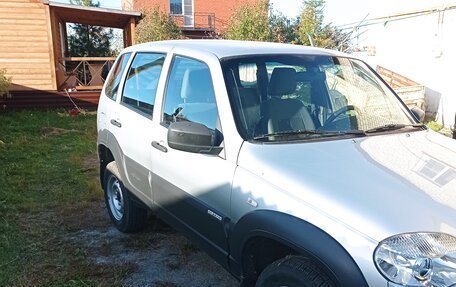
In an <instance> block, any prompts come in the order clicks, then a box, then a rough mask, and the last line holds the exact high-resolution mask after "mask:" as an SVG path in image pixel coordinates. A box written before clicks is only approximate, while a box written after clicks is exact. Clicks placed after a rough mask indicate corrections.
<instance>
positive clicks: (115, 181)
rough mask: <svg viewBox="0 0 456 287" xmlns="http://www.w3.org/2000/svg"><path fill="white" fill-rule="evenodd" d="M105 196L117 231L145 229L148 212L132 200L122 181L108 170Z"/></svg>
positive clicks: (126, 231) (105, 178) (105, 175)
mask: <svg viewBox="0 0 456 287" xmlns="http://www.w3.org/2000/svg"><path fill="white" fill-rule="evenodd" d="M104 195H105V202H106V207H107V209H108V213H109V217H111V220H112V222H113V223H114V224H115V226H116V227H117V229H119V230H120V231H121V232H125V233H129V232H136V231H139V230H141V229H142V228H143V227H144V225H145V223H146V218H147V210H145V209H144V208H141V207H140V206H138V205H137V204H136V203H135V202H134V201H133V200H132V195H131V193H130V192H129V191H128V190H127V189H126V188H125V186H124V185H123V183H122V181H121V180H120V179H119V178H118V176H116V175H115V174H114V173H112V172H111V171H109V170H108V169H106V171H105V173H104Z"/></svg>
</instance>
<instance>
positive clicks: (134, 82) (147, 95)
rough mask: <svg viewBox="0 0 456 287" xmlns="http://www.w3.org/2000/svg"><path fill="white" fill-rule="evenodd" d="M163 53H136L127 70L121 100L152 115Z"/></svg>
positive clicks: (163, 57) (163, 58)
mask: <svg viewBox="0 0 456 287" xmlns="http://www.w3.org/2000/svg"><path fill="white" fill-rule="evenodd" d="M164 61H165V54H157V53H137V54H136V56H135V58H134V59H133V63H132V64H131V67H130V70H129V71H128V74H127V78H126V80H125V86H124V90H123V96H122V102H123V103H125V104H126V105H128V106H130V107H132V108H134V109H136V110H139V111H141V112H143V113H146V114H148V115H152V112H153V109H154V102H155V95H156V94H157V86H158V80H159V79H160V73H161V70H162V67H163V62H164Z"/></svg>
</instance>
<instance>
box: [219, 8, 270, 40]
mask: <svg viewBox="0 0 456 287" xmlns="http://www.w3.org/2000/svg"><path fill="white" fill-rule="evenodd" d="M268 9H269V4H268V1H266V0H261V1H258V2H254V3H249V2H247V3H245V4H244V5H241V6H239V7H238V8H237V9H236V10H235V11H234V13H233V15H232V16H231V19H230V21H229V24H228V26H227V28H226V31H225V33H224V35H223V37H224V38H225V39H230V40H249V41H270V40H271V37H270V30H269V19H268Z"/></svg>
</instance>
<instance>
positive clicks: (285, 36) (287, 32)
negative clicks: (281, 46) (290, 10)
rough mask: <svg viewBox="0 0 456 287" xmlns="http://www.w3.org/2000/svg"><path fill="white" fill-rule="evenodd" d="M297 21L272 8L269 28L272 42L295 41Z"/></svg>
mask: <svg viewBox="0 0 456 287" xmlns="http://www.w3.org/2000/svg"><path fill="white" fill-rule="evenodd" d="M296 28H297V21H293V20H291V19H289V18H287V17H285V16H284V15H283V14H281V13H279V12H276V11H274V10H272V9H271V10H270V12H269V30H270V37H271V41H272V42H278V43H295V42H297V36H296Z"/></svg>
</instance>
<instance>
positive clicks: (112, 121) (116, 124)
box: [111, 119, 122, 128]
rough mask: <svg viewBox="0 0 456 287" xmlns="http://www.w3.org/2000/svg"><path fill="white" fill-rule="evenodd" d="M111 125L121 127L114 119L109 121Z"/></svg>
mask: <svg viewBox="0 0 456 287" xmlns="http://www.w3.org/2000/svg"><path fill="white" fill-rule="evenodd" d="M111 125H114V126H116V127H118V128H121V127H122V124H121V123H120V122H118V121H116V120H114V119H112V120H111Z"/></svg>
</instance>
